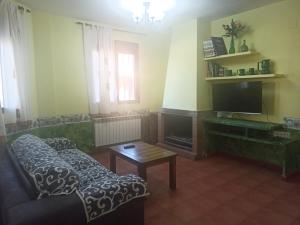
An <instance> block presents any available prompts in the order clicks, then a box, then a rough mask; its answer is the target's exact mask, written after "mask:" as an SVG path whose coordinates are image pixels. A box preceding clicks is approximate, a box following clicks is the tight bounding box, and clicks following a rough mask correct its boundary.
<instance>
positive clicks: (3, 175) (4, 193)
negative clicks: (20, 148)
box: [0, 146, 31, 214]
mask: <svg viewBox="0 0 300 225" xmlns="http://www.w3.org/2000/svg"><path fill="white" fill-rule="evenodd" d="M19 172H20V171H18V169H17V168H15V167H14V165H13V163H12V161H11V160H10V156H9V154H8V150H7V148H6V146H1V147H0V184H1V185H0V203H1V214H5V212H4V210H5V209H8V208H11V207H14V206H15V205H18V204H21V203H24V202H28V201H30V200H31V197H30V195H29V194H28V192H27V190H26V188H25V186H24V183H23V182H22V180H21V179H20V177H19V175H18V174H19Z"/></svg>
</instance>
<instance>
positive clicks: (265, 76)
mask: <svg viewBox="0 0 300 225" xmlns="http://www.w3.org/2000/svg"><path fill="white" fill-rule="evenodd" d="M279 77H283V75H282V74H260V75H245V76H227V77H206V78H205V80H206V81H210V82H221V81H241V80H262V79H270V78H279Z"/></svg>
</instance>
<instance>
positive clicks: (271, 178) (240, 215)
mask: <svg viewBox="0 0 300 225" xmlns="http://www.w3.org/2000/svg"><path fill="white" fill-rule="evenodd" d="M93 157H95V158H96V159H97V160H99V161H100V162H101V163H102V164H103V165H105V166H107V167H108V168H109V155H108V153H97V154H93ZM117 172H118V174H127V173H135V174H136V168H135V166H133V165H131V164H129V163H127V162H126V161H124V160H122V159H117ZM148 184H149V190H150V193H151V195H150V196H149V197H148V198H147V200H146V202H145V225H277V224H278V225H300V176H295V177H293V178H292V179H290V180H289V182H286V181H283V180H282V179H281V177H280V175H279V173H278V172H276V171H272V170H270V169H267V168H263V167H262V166H259V165H255V164H251V163H246V162H240V161H238V160H236V159H232V158H229V157H226V156H214V157H211V158H209V159H206V160H200V161H192V160H189V159H186V158H183V157H180V156H178V157H177V190H176V191H171V190H169V186H168V164H162V165H158V166H154V167H151V168H148Z"/></svg>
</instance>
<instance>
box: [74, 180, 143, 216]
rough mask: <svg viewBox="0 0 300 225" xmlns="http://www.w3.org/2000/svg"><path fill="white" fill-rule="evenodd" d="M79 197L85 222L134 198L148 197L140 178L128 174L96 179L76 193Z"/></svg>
mask: <svg viewBox="0 0 300 225" xmlns="http://www.w3.org/2000/svg"><path fill="white" fill-rule="evenodd" d="M76 193H77V194H78V196H79V197H80V199H81V201H82V203H83V205H84V209H85V214H86V219H87V222H91V221H93V220H95V219H97V218H98V217H100V216H103V215H105V214H107V213H110V212H112V211H114V210H116V209H117V208H118V207H120V206H121V205H123V204H125V203H127V202H129V201H132V200H133V199H136V198H142V197H145V196H147V195H149V193H148V190H147V183H146V182H145V181H144V180H142V179H141V178H140V177H138V176H135V175H132V174H129V175H126V176H118V175H116V174H115V175H114V176H113V177H110V176H108V177H106V178H104V177H102V179H96V180H94V182H91V183H90V184H89V185H87V186H80V187H79V190H78V191H77V192H76Z"/></svg>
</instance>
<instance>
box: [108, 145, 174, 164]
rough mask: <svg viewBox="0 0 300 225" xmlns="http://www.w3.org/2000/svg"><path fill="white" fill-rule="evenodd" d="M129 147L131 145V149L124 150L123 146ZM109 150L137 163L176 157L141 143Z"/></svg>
mask: <svg viewBox="0 0 300 225" xmlns="http://www.w3.org/2000/svg"><path fill="white" fill-rule="evenodd" d="M130 145H132V147H131V148H124V146H130ZM110 150H112V151H114V152H115V153H116V154H118V155H121V156H124V157H126V158H128V159H131V160H134V161H136V162H139V163H147V162H152V161H156V160H160V159H167V158H170V157H174V156H176V155H177V154H176V153H174V152H171V151H168V150H166V149H164V148H161V147H158V146H155V145H150V144H147V143H144V142H141V141H139V142H132V143H127V144H123V145H116V146H112V147H111V148H110Z"/></svg>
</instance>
